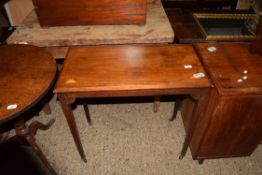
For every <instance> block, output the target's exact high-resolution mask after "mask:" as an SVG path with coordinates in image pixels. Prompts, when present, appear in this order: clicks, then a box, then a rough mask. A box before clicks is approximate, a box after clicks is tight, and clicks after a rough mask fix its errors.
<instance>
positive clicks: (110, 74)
mask: <svg viewBox="0 0 262 175" xmlns="http://www.w3.org/2000/svg"><path fill="white" fill-rule="evenodd" d="M197 73H200V74H197ZM201 74H202V76H201ZM205 87H211V84H210V82H209V80H208V78H207V77H206V76H205V71H204V69H203V67H202V66H201V63H200V61H199V59H198V57H197V55H196V54H195V52H194V49H193V47H192V46H191V45H104V46H75V47H71V48H70V50H69V53H68V57H67V58H66V59H65V62H64V64H63V67H62V71H61V73H60V76H59V79H58V82H57V84H56V87H55V90H54V92H55V93H70V92H71V93H81V92H84V93H90V94H93V93H94V92H98V93H99V92H100V93H103V92H116V91H140V94H141V93H142V91H143V90H162V91H165V90H166V91H168V90H172V89H176V90H178V89H186V88H188V89H195V88H196V89H197V88H205Z"/></svg>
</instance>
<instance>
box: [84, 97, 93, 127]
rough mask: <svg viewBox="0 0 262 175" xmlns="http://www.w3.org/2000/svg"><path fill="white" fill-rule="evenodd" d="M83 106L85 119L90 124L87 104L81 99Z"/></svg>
mask: <svg viewBox="0 0 262 175" xmlns="http://www.w3.org/2000/svg"><path fill="white" fill-rule="evenodd" d="M83 106H84V111H85V114H86V120H87V122H88V124H89V125H92V121H91V117H90V113H89V108H88V104H87V101H86V100H85V99H83Z"/></svg>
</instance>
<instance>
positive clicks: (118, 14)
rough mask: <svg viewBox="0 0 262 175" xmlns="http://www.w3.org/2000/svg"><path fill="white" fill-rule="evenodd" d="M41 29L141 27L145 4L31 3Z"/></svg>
mask: <svg viewBox="0 0 262 175" xmlns="http://www.w3.org/2000/svg"><path fill="white" fill-rule="evenodd" d="M33 3H34V6H35V7H36V13H37V16H38V20H39V23H40V25H41V26H67V25H92V24H94V25H97V24H99V25H103V24H144V23H145V22H146V4H147V0H78V1H73V0H33Z"/></svg>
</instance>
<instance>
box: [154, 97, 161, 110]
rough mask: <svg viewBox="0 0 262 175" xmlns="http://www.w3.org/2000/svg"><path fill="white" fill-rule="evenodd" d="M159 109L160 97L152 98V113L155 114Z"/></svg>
mask: <svg viewBox="0 0 262 175" xmlns="http://www.w3.org/2000/svg"><path fill="white" fill-rule="evenodd" d="M159 107H160V96H155V97H154V112H157V111H158V110H159Z"/></svg>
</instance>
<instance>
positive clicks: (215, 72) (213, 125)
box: [182, 43, 262, 160]
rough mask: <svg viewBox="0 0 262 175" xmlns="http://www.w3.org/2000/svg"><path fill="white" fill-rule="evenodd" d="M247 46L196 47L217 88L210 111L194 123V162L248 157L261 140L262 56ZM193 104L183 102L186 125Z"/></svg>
mask: <svg viewBox="0 0 262 175" xmlns="http://www.w3.org/2000/svg"><path fill="white" fill-rule="evenodd" d="M248 48H249V44H248V43H209V44H197V45H196V51H197V52H198V54H199V56H200V57H201V60H202V62H203V64H204V66H205V67H206V70H207V72H208V74H209V75H210V79H211V81H212V82H213V83H214V85H215V87H214V88H212V90H211V93H210V100H209V102H208V106H207V111H206V113H205V115H203V116H202V117H201V119H200V120H199V121H198V122H196V123H195V126H196V130H195V132H194V134H193V137H192V142H191V144H190V148H191V153H192V156H193V158H194V159H200V160H201V159H202V160H203V159H211V158H222V157H223V158H224V157H237V156H249V155H250V154H252V153H253V151H254V150H255V148H256V147H257V146H258V144H260V142H261V140H262V134H261V129H262V119H261V117H262V110H261V109H262V79H261V75H262V69H261V67H262V56H260V55H259V54H251V53H250V52H249V50H248ZM191 105H192V104H191V103H190V101H187V102H185V103H184V106H183V109H182V116H183V118H184V121H185V124H186V123H187V122H186V120H185V119H186V118H187V116H189V117H190V114H188V111H190V110H193V109H192V107H190V106H191Z"/></svg>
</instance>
